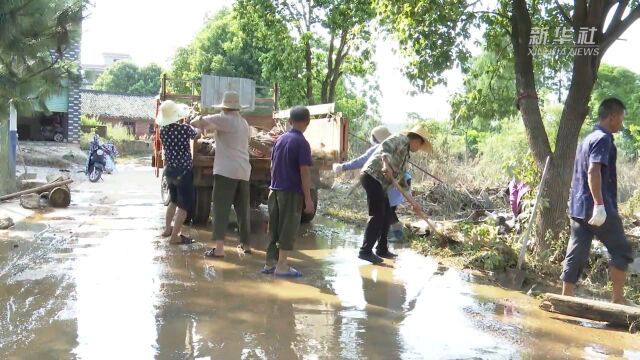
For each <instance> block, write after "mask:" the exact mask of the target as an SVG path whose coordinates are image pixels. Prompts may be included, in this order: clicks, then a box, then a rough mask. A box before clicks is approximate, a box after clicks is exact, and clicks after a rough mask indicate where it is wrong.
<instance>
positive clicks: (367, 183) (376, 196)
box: [360, 173, 393, 254]
mask: <svg viewBox="0 0 640 360" xmlns="http://www.w3.org/2000/svg"><path fill="white" fill-rule="evenodd" d="M360 184H362V187H364V190H365V191H366V192H367V205H368V206H369V221H367V227H366V228H365V230H364V243H363V244H362V247H361V248H360V253H361V254H370V253H372V252H373V246H374V245H375V244H376V242H377V243H378V246H377V247H376V250H377V251H378V252H386V251H388V250H389V248H388V244H387V234H388V233H389V225H391V217H392V214H393V212H392V211H391V206H389V199H388V198H387V192H386V191H384V189H382V185H381V184H380V183H379V182H378V180H376V179H374V178H373V177H372V176H371V175H369V174H366V173H364V174H362V176H360Z"/></svg>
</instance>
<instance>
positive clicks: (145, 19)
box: [82, 0, 640, 126]
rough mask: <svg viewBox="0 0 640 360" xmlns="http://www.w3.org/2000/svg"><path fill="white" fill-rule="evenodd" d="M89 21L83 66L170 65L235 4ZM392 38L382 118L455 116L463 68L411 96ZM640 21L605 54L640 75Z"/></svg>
mask: <svg viewBox="0 0 640 360" xmlns="http://www.w3.org/2000/svg"><path fill="white" fill-rule="evenodd" d="M92 2H93V6H91V7H90V9H89V14H88V18H87V19H86V20H85V21H84V23H83V38H82V63H83V64H102V63H103V60H102V53H105V52H111V53H125V54H129V55H131V57H132V60H133V61H134V62H135V63H137V64H139V65H144V64H147V63H150V62H155V63H158V64H160V65H162V66H163V67H168V66H169V65H170V63H171V58H172V56H173V54H174V53H175V51H176V49H177V48H179V47H181V46H186V45H188V44H189V42H190V41H191V39H192V38H193V37H194V35H195V34H196V33H197V32H198V30H199V29H200V28H201V27H202V25H203V23H204V21H205V19H206V18H207V16H208V15H210V14H213V13H215V12H217V11H219V10H220V9H222V8H223V7H225V6H231V4H232V3H233V1H232V0H181V1H180V2H179V6H176V2H169V1H158V0H93V1H92ZM394 48H395V46H394V44H393V43H392V42H391V40H386V41H380V42H379V43H378V46H377V51H376V54H375V57H374V59H375V61H376V63H377V72H376V74H375V76H376V77H377V78H378V81H379V85H380V89H381V98H380V109H379V110H380V115H381V120H382V122H384V123H387V124H397V125H398V126H400V124H402V123H404V121H405V119H406V113H408V112H416V113H418V114H420V115H422V116H423V117H426V118H434V119H438V120H443V119H447V118H448V116H449V106H448V99H449V97H450V96H451V95H452V94H453V93H455V92H457V91H460V90H462V75H461V73H460V71H458V70H455V69H454V70H451V71H448V72H447V73H446V75H447V80H448V81H447V82H448V85H447V86H438V87H436V88H434V89H433V91H432V92H431V93H430V94H421V95H418V96H410V95H409V92H411V91H412V90H413V88H412V86H411V84H410V83H409V81H408V80H407V79H406V78H405V77H404V76H403V75H402V70H401V68H400V66H401V64H402V59H401V58H400V56H399V55H398V54H396V53H395V52H394V51H393V49H394ZM639 54H640V21H639V22H636V23H635V24H634V25H632V27H631V28H630V29H629V30H627V32H626V33H625V34H624V35H623V36H622V37H621V40H619V41H617V42H616V43H615V44H614V45H613V46H612V47H611V48H610V49H609V51H607V53H606V54H605V57H604V59H603V62H604V63H608V64H611V65H616V66H624V67H626V68H628V69H630V70H632V71H634V72H637V73H640V61H638V58H639V57H638V55H639Z"/></svg>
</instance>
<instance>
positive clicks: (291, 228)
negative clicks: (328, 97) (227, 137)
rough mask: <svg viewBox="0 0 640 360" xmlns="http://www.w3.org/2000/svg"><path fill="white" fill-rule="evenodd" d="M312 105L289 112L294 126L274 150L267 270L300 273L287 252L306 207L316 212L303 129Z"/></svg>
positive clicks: (272, 157)
mask: <svg viewBox="0 0 640 360" xmlns="http://www.w3.org/2000/svg"><path fill="white" fill-rule="evenodd" d="M310 120H311V115H310V113H309V109H307V108H306V107H302V106H296V107H295V108H293V109H291V112H290V114H289V124H290V125H291V130H289V131H287V132H286V133H285V134H283V135H282V136H280V138H278V140H277V141H276V144H275V146H274V147H273V152H272V154H271V193H270V194H269V200H268V205H269V235H270V237H271V242H270V243H269V247H268V248H267V260H266V264H265V266H264V268H263V269H262V270H261V272H262V273H263V274H275V276H281V277H300V276H302V273H301V272H300V271H298V270H296V269H294V268H293V267H291V266H289V264H288V262H287V256H288V254H289V251H291V250H293V243H294V242H295V239H296V237H297V236H298V228H299V227H300V217H301V216H302V211H303V209H304V212H306V213H309V214H310V213H313V211H314V207H313V200H312V199H311V165H312V160H311V147H310V146H309V142H307V140H306V139H305V138H304V135H302V133H303V132H304V131H305V130H306V129H307V127H308V126H309V122H310Z"/></svg>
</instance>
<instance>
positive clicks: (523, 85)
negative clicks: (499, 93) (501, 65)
mask: <svg viewBox="0 0 640 360" xmlns="http://www.w3.org/2000/svg"><path fill="white" fill-rule="evenodd" d="M530 33H531V17H530V15H529V11H528V9H527V4H526V1H525V0H514V1H513V3H512V15H511V42H512V45H513V50H514V54H515V61H514V64H515V66H514V70H515V77H516V91H517V98H516V106H517V107H518V108H519V110H520V113H521V114H522V121H523V122H524V127H525V130H526V133H527V140H528V142H529V148H530V149H531V152H532V153H533V157H534V158H535V160H536V162H537V164H538V166H539V167H540V168H542V166H543V164H544V163H545V161H546V158H547V156H549V155H550V154H551V145H550V144H549V138H548V136H547V131H546V129H545V127H544V123H543V122H542V114H541V113H540V106H539V103H538V93H537V90H536V82H535V76H534V73H533V57H532V54H531V52H530V50H529V36H530ZM550 166H551V167H553V166H554V164H553V162H552V164H551V165H550ZM535 246H536V248H545V247H546V244H545V243H544V237H538V239H537V240H536V242H535Z"/></svg>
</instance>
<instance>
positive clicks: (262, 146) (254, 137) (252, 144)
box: [195, 125, 338, 160]
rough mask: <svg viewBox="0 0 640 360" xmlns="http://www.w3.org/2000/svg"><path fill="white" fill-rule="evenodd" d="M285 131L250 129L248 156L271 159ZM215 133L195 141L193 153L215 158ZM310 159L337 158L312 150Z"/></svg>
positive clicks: (330, 153)
mask: <svg viewBox="0 0 640 360" xmlns="http://www.w3.org/2000/svg"><path fill="white" fill-rule="evenodd" d="M284 132H285V130H284V128H282V126H279V125H276V126H274V127H273V128H272V129H271V130H269V131H266V130H262V129H258V128H255V127H251V138H250V139H249V155H250V156H251V157H252V158H271V152H272V151H273V146H274V145H275V143H276V140H278V138H279V137H280V135H282V134H284ZM214 134H215V133H209V132H205V133H203V135H202V136H201V137H200V138H199V139H198V140H197V146H196V149H195V153H196V154H198V155H202V156H215V154H216V139H215V135H214ZM311 155H312V157H313V158H314V159H318V160H334V159H336V158H337V157H338V153H337V151H331V152H325V151H322V150H315V149H314V150H313V151H312V154H311Z"/></svg>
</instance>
